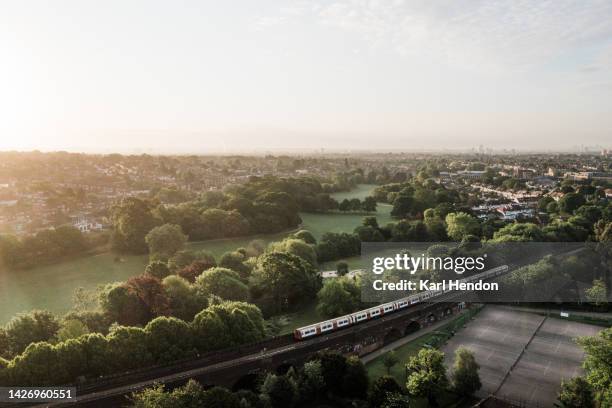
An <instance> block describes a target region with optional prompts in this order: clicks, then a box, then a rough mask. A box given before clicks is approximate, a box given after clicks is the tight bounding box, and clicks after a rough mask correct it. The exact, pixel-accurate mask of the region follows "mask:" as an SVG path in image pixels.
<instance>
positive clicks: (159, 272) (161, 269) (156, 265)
mask: <svg viewBox="0 0 612 408" xmlns="http://www.w3.org/2000/svg"><path fill="white" fill-rule="evenodd" d="M145 273H147V274H149V275H151V276H154V277H156V278H157V279H164V278H165V277H166V276H168V275H169V274H170V270H169V269H168V266H167V265H166V264H165V263H164V262H162V261H153V262H150V263H149V264H148V265H147V267H146V268H145Z"/></svg>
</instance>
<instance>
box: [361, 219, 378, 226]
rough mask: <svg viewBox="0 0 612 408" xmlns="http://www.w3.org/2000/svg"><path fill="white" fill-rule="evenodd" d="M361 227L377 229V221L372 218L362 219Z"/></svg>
mask: <svg viewBox="0 0 612 408" xmlns="http://www.w3.org/2000/svg"><path fill="white" fill-rule="evenodd" d="M361 225H362V226H364V227H372V228H375V229H378V220H377V219H376V217H374V216H368V217H363V218H362V219H361Z"/></svg>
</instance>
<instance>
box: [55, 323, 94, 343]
mask: <svg viewBox="0 0 612 408" xmlns="http://www.w3.org/2000/svg"><path fill="white" fill-rule="evenodd" d="M87 333H89V330H88V329H87V326H85V325H84V324H83V323H82V322H80V321H79V320H76V319H66V320H64V321H63V322H62V323H61V327H60V329H59V330H58V332H57V336H56V337H57V339H58V340H59V341H66V340H68V339H76V338H78V337H81V336H82V335H83V334H87Z"/></svg>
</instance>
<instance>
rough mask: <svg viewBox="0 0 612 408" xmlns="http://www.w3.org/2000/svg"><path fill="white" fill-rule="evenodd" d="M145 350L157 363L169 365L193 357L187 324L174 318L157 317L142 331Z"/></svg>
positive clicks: (193, 349)
mask: <svg viewBox="0 0 612 408" xmlns="http://www.w3.org/2000/svg"><path fill="white" fill-rule="evenodd" d="M144 331H145V333H146V342H147V343H146V344H147V348H148V349H149V351H150V352H151V355H152V356H153V358H154V359H155V361H156V362H158V363H169V362H172V361H174V360H178V359H180V358H185V357H189V356H193V355H195V348H194V344H193V338H194V336H193V334H192V331H191V327H190V326H189V324H187V323H185V322H184V321H182V320H180V319H177V318H175V317H164V316H162V317H157V318H155V319H153V320H151V321H150V322H149V323H148V324H147V325H146V326H145V329H144Z"/></svg>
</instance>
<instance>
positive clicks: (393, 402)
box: [381, 392, 411, 408]
mask: <svg viewBox="0 0 612 408" xmlns="http://www.w3.org/2000/svg"><path fill="white" fill-rule="evenodd" d="M410 407H411V405H410V398H408V396H407V395H404V394H402V393H399V392H394V393H391V394H387V398H386V399H385V402H384V403H383V404H382V405H381V408H410Z"/></svg>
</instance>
